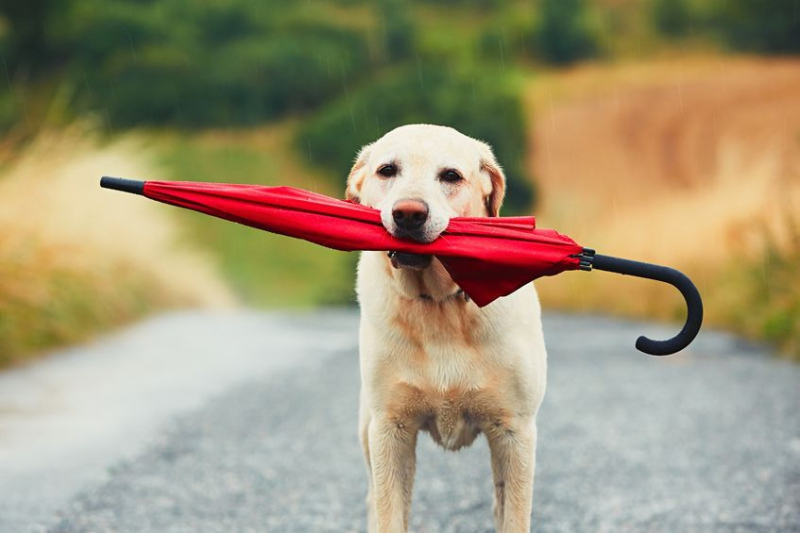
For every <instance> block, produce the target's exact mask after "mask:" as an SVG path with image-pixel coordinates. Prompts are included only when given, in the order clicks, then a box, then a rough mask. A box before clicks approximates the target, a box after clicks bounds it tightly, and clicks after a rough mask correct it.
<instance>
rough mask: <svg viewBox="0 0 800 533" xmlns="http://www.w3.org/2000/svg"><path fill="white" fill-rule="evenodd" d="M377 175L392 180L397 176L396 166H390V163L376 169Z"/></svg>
mask: <svg viewBox="0 0 800 533" xmlns="http://www.w3.org/2000/svg"><path fill="white" fill-rule="evenodd" d="M378 174H380V175H381V176H383V177H384V178H393V177H394V176H396V175H397V166H396V165H392V164H391V163H390V164H388V165H383V166H382V167H381V168H379V169H378Z"/></svg>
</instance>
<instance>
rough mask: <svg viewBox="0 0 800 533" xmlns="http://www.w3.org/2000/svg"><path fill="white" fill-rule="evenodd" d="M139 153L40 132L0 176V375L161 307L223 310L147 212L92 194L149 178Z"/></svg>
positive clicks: (213, 288)
mask: <svg viewBox="0 0 800 533" xmlns="http://www.w3.org/2000/svg"><path fill="white" fill-rule="evenodd" d="M152 160H153V157H152V151H151V150H150V149H148V147H147V145H146V143H144V142H143V141H142V140H141V139H137V138H136V137H133V136H125V137H122V138H121V139H119V140H116V141H113V142H111V143H108V144H105V145H103V144H100V143H98V141H97V139H96V138H95V137H94V136H93V135H92V134H91V133H90V132H87V131H86V130H85V129H84V128H83V127H82V126H75V127H73V128H71V129H69V130H67V131H58V132H57V133H49V132H46V131H45V132H42V133H40V134H39V135H38V137H37V138H36V139H35V140H34V141H33V142H32V143H31V144H29V145H28V146H27V147H26V148H25V150H24V152H22V154H21V155H20V156H19V157H18V158H16V159H13V160H12V161H11V162H9V163H8V164H7V166H6V168H4V169H3V172H2V176H0V204H1V205H2V206H3V207H2V209H0V228H3V231H2V232H0V366H2V365H4V364H9V363H13V362H15V361H19V360H22V358H23V357H25V356H26V355H28V354H30V353H37V352H40V351H41V350H44V349H47V348H50V347H54V346H58V345H61V344H65V343H70V342H75V341H78V340H83V339H85V338H87V337H89V336H90V335H93V334H96V333H98V332H101V331H103V330H105V329H108V328H110V327H113V326H115V325H118V324H120V323H123V322H126V321H129V320H132V319H134V318H137V317H140V316H142V315H144V314H146V313H148V312H152V311H154V310H157V309H163V308H165V307H174V306H182V305H209V304H213V305H221V304H223V305H224V304H228V303H230V302H232V301H233V299H232V296H231V294H230V293H229V291H228V288H227V286H226V284H225V283H224V282H222V280H221V278H220V277H219V276H218V275H217V273H216V272H215V269H214V268H213V265H212V263H211V261H210V257H207V256H204V255H202V254H199V253H198V252H197V251H195V250H192V249H191V248H190V247H188V246H186V245H185V244H184V239H183V235H182V232H181V229H180V228H179V227H178V226H177V225H176V223H175V222H174V221H173V220H172V219H171V218H170V217H169V216H167V215H166V214H165V212H164V211H163V210H160V209H158V206H157V205H156V204H154V203H148V202H144V201H132V200H134V199H133V198H131V197H130V196H128V195H121V194H118V193H112V192H110V191H105V190H102V189H100V187H99V179H100V176H101V175H102V174H104V173H109V174H117V175H122V176H128V177H147V176H150V175H157V170H156V167H155V166H154V164H153V163H152Z"/></svg>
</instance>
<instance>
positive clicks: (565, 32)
mask: <svg viewBox="0 0 800 533" xmlns="http://www.w3.org/2000/svg"><path fill="white" fill-rule="evenodd" d="M540 5H541V11H540V19H539V24H538V25H537V27H536V30H535V32H534V45H535V48H536V52H537V54H538V55H539V56H540V57H541V59H543V60H544V61H546V62H547V63H553V64H556V65H566V64H569V63H574V62H576V61H579V60H581V59H586V58H589V57H594V56H596V55H597V53H598V46H597V41H596V39H595V37H594V35H593V34H592V32H591V31H590V30H589V28H588V27H587V25H586V13H585V7H584V3H583V0H542V2H541V4H540Z"/></svg>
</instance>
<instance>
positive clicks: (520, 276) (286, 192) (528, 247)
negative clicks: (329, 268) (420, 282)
mask: <svg viewBox="0 0 800 533" xmlns="http://www.w3.org/2000/svg"><path fill="white" fill-rule="evenodd" d="M100 185H101V187H105V188H108V189H116V190H121V191H126V192H131V193H135V194H140V195H143V196H146V197H148V198H151V199H153V200H157V201H159V202H163V203H166V204H171V205H177V206H180V207H185V208H187V209H192V210H194V211H200V212H202V213H206V214H208V215H212V216H215V217H219V218H223V219H225V220H230V221H232V222H238V223H240V224H245V225H247V226H252V227H254V228H258V229H263V230H266V231H270V232H272V233H279V234H281V235H287V236H290V237H297V238H300V239H304V240H307V241H310V242H313V243H316V244H320V245H322V246H327V247H328V248H333V249H336V250H344V251H354V250H384V251H387V252H404V253H412V254H430V255H435V256H436V257H437V258H438V259H439V260H440V261H441V262H442V264H443V265H444V267H445V268H446V269H447V271H448V273H449V274H450V276H451V277H452V278H453V281H454V282H455V283H456V284H457V285H458V286H459V287H460V288H461V289H462V290H463V291H464V292H465V293H466V294H467V295H468V296H469V297H470V298H471V299H472V300H474V301H475V303H476V304H477V305H479V306H481V307H483V306H485V305H487V304H489V303H491V302H493V301H494V300H496V299H497V298H499V297H501V296H506V295H508V294H511V293H512V292H514V291H515V290H517V289H519V288H520V287H522V286H523V285H526V284H528V283H530V282H531V281H533V280H534V279H536V278H539V277H541V276H552V275H554V274H559V273H561V272H564V271H565V270H578V269H580V270H592V269H593V268H594V269H598V270H608V271H612V272H618V273H622V274H629V275H634V276H640V277H646V278H650V279H656V280H659V281H664V282H667V283H670V284H672V285H674V286H675V287H677V288H678V289H679V290H680V291H681V293H683V295H684V298H685V299H686V302H687V306H688V315H687V321H686V324H685V325H684V327H683V329H682V330H681V332H680V333H679V334H678V335H677V336H676V337H674V338H672V339H668V340H666V341H653V340H651V339H648V338H646V337H639V339H638V340H637V342H636V347H637V348H638V349H640V350H641V351H644V352H646V353H649V354H651V355H669V354H671V353H675V352H677V351H679V350H682V349H683V348H685V347H686V346H687V345H688V344H689V343H690V342H692V340H693V339H694V337H695V336H696V335H697V333H698V331H699V330H700V324H701V322H702V315H703V308H702V301H701V299H700V295H699V293H698V292H697V289H696V288H695V286H694V284H692V282H691V280H689V278H687V277H686V276H684V275H683V274H682V273H680V272H678V271H677V270H674V269H671V268H668V267H663V266H658V265H651V264H648V263H640V262H637V261H629V260H626V259H619V258H615V257H609V256H603V255H599V254H595V252H594V250H591V249H589V248H584V247H582V246H580V245H579V244H577V243H576V242H575V241H573V240H572V239H570V238H569V237H567V236H565V235H561V234H560V233H558V232H556V231H553V230H547V229H537V228H536V220H535V218H534V217H532V216H529V217H477V218H467V217H456V218H453V219H451V220H450V223H449V225H448V226H447V229H446V230H445V231H444V232H443V233H442V235H441V236H440V237H439V238H438V239H436V240H435V241H433V242H432V243H428V244H423V243H418V242H415V241H410V240H405V239H399V238H396V237H394V236H392V235H391V234H390V233H389V232H388V231H386V229H385V228H384V227H383V224H382V223H381V217H380V212H379V211H378V210H376V209H372V208H370V207H365V206H363V205H359V204H355V203H352V202H347V201H343V200H337V199H335V198H331V197H328V196H324V195H321V194H317V193H313V192H309V191H304V190H301V189H295V188H292V187H262V186H258V185H233V184H222V183H200V182H169V181H135V180H127V179H122V178H110V177H104V178H102V179H101V180H100Z"/></svg>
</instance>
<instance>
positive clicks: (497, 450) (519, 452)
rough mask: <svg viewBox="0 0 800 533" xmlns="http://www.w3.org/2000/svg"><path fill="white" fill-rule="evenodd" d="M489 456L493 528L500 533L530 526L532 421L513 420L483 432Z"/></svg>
mask: <svg viewBox="0 0 800 533" xmlns="http://www.w3.org/2000/svg"><path fill="white" fill-rule="evenodd" d="M486 436H487V439H488V441H489V449H490V450H491V455H492V474H493V477H494V520H495V528H496V529H497V531H498V532H502V533H522V532H524V533H528V532H529V531H530V529H531V507H532V505H533V501H532V500H533V477H534V472H535V469H536V420H535V419H534V418H522V419H517V420H515V421H514V422H512V423H510V424H503V425H496V426H494V427H492V428H491V430H489V431H487V432H486Z"/></svg>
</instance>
